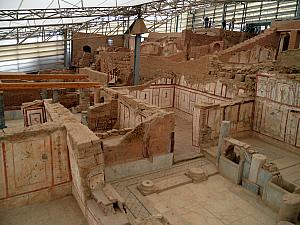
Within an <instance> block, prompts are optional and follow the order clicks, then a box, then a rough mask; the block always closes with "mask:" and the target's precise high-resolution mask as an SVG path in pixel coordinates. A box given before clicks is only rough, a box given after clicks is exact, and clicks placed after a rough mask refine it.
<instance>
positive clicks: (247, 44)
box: [218, 28, 276, 56]
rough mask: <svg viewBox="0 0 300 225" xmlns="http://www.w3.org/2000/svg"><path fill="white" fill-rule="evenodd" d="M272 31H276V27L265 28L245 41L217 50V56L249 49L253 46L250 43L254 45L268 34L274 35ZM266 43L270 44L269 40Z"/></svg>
mask: <svg viewBox="0 0 300 225" xmlns="http://www.w3.org/2000/svg"><path fill="white" fill-rule="evenodd" d="M274 33H276V28H269V29H267V30H265V31H264V32H263V33H261V34H259V35H257V36H255V37H253V38H250V39H248V40H246V41H243V42H241V43H239V44H237V45H234V46H232V47H230V48H227V49H225V50H223V51H221V52H219V54H218V55H219V56H224V55H228V54H231V53H236V52H238V51H242V50H244V49H249V48H251V47H253V46H252V45H254V44H255V43H258V42H259V41H262V40H264V39H268V38H270V36H272V35H274ZM267 43H268V44H270V43H271V42H267Z"/></svg>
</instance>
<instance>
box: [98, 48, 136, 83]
mask: <svg viewBox="0 0 300 225" xmlns="http://www.w3.org/2000/svg"><path fill="white" fill-rule="evenodd" d="M132 60H133V58H132V54H131V53H130V52H99V54H98V55H97V56H96V64H97V65H98V69H97V70H99V71H100V72H103V73H106V74H108V76H109V77H110V79H109V80H111V79H112V78H114V79H115V80H117V79H120V81H119V82H120V83H128V79H129V77H130V74H131V71H132V68H133V61H132Z"/></svg>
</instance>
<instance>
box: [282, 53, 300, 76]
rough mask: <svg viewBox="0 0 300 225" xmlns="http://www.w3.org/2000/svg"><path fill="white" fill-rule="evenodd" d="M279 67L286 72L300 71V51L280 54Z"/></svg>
mask: <svg viewBox="0 0 300 225" xmlns="http://www.w3.org/2000/svg"><path fill="white" fill-rule="evenodd" d="M277 65H278V66H280V67H283V68H286V70H296V71H299V70H300V49H291V50H287V51H284V52H280V53H279V55H278V57H277Z"/></svg>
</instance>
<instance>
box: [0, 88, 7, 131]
mask: <svg viewBox="0 0 300 225" xmlns="http://www.w3.org/2000/svg"><path fill="white" fill-rule="evenodd" d="M4 128H6V126H5V117H4V101H3V91H1V92H0V129H4Z"/></svg>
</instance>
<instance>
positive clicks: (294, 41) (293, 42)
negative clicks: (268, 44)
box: [289, 30, 300, 49]
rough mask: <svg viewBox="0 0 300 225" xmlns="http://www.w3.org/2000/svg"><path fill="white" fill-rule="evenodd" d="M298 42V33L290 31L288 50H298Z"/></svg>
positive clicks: (299, 35) (299, 40)
mask: <svg viewBox="0 0 300 225" xmlns="http://www.w3.org/2000/svg"><path fill="white" fill-rule="evenodd" d="M299 42H300V32H298V31H297V30H292V31H291V33H290V42H289V49H298V48H299Z"/></svg>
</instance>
